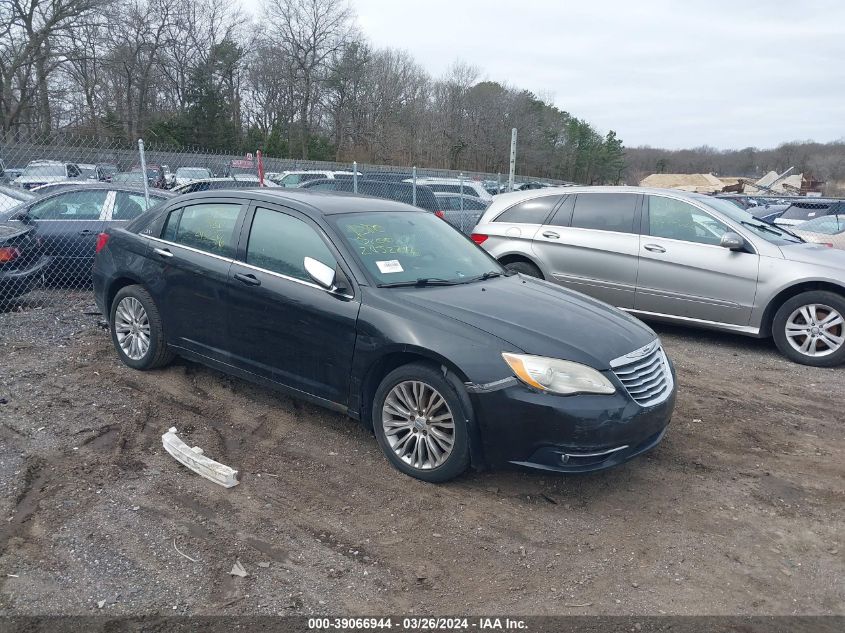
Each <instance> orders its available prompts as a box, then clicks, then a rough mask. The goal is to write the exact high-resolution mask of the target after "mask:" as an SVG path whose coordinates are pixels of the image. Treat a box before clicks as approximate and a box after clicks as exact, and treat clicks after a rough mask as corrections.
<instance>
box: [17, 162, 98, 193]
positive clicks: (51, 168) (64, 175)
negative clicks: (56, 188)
mask: <svg viewBox="0 0 845 633" xmlns="http://www.w3.org/2000/svg"><path fill="white" fill-rule="evenodd" d="M80 178H82V171H81V170H80V169H79V166H78V165H76V164H75V163H62V162H60V161H56V160H33V161H31V162H30V163H29V164H28V165H27V166H26V168H25V169H24V170H23V173H22V174H21V175H20V176H18V178H17V179H15V186H16V187H21V188H22V189H34V188H35V187H38V186H39V185H46V184H47V183H48V182H62V181H64V180H76V179H80Z"/></svg>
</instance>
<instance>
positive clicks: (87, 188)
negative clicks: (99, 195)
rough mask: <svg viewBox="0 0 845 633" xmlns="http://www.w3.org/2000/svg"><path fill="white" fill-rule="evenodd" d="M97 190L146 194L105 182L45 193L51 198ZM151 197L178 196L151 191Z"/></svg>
mask: <svg viewBox="0 0 845 633" xmlns="http://www.w3.org/2000/svg"><path fill="white" fill-rule="evenodd" d="M58 184H64V183H58ZM54 189H55V188H54ZM97 189H105V190H106V191H127V192H129V193H140V194H143V193H144V188H143V187H131V186H126V185H121V184H120V183H117V184H114V183H108V182H104V183H92V184H90V185H74V186H72V187H62V188H61V189H59V190H56V191H49V190H48V191H46V192H45V194H44V195H45V196H50V195H53V194H54V193H55V194H60V193H72V192H74V191H95V190H97ZM150 195H152V196H158V197H162V196H163V197H165V198H172V197H174V196H175V195H176V194H175V193H173V192H171V191H168V190H167V189H150Z"/></svg>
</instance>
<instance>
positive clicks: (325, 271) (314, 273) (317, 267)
mask: <svg viewBox="0 0 845 633" xmlns="http://www.w3.org/2000/svg"><path fill="white" fill-rule="evenodd" d="M303 265H304V266H305V272H307V273H308V276H309V277H311V279H313V280H314V282H315V283H316V284H317V285H318V286H322V287H323V288H325V289H326V290H334V288H335V285H334V279H335V271H334V268H332V267H331V266H326V265H325V264H324V263H323V262H321V261H317V260H316V259H314V258H313V257H306V258H305V259H304V260H303Z"/></svg>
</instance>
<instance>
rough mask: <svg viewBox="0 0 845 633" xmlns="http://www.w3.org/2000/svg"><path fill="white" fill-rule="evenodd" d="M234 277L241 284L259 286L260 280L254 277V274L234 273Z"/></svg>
mask: <svg viewBox="0 0 845 633" xmlns="http://www.w3.org/2000/svg"><path fill="white" fill-rule="evenodd" d="M235 279H237V280H238V281H240V282H241V283H242V284H246V285H247V286H260V285H261V280H260V279H256V278H255V275H253V274H251V273H250V274H244V273H235Z"/></svg>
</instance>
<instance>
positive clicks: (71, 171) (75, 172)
mask: <svg viewBox="0 0 845 633" xmlns="http://www.w3.org/2000/svg"><path fill="white" fill-rule="evenodd" d="M67 175H68V178H78V177H79V176H81V175H82V172H81V171H79V167H77V166H76V165H73V164H69V165H68V166H67Z"/></svg>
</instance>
